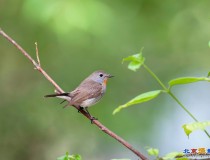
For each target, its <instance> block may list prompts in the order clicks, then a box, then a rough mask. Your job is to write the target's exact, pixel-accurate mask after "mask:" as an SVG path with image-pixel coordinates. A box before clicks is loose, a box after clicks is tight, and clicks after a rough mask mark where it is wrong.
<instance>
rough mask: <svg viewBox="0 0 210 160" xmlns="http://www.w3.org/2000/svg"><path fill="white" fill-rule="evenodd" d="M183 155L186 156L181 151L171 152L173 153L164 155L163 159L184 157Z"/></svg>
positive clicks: (169, 159)
mask: <svg viewBox="0 0 210 160" xmlns="http://www.w3.org/2000/svg"><path fill="white" fill-rule="evenodd" d="M182 156H184V154H183V153H181V152H171V153H168V154H167V155H165V156H164V157H162V159H163V160H171V159H174V158H176V157H182Z"/></svg>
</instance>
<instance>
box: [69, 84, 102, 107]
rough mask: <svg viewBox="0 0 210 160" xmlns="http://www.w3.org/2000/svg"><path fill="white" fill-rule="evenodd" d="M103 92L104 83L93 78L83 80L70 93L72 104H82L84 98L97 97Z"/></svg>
mask: <svg viewBox="0 0 210 160" xmlns="http://www.w3.org/2000/svg"><path fill="white" fill-rule="evenodd" d="M101 94H102V85H101V84H100V83H97V82H95V81H93V80H86V81H83V82H82V83H81V84H80V85H79V87H77V88H76V89H75V90H73V91H72V92H71V93H70V97H71V104H72V105H76V106H80V105H81V103H82V102H83V101H84V100H87V99H91V98H96V97H98V96H100V95H101Z"/></svg>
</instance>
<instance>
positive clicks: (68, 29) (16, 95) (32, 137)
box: [0, 0, 210, 160]
mask: <svg viewBox="0 0 210 160" xmlns="http://www.w3.org/2000/svg"><path fill="white" fill-rule="evenodd" d="M209 6H210V1H207V0H203V1H195V0H194V1H192V0H185V1H175V0H172V1H168V0H163V1H155V0H130V1H127V0H114V1H113V0H106V1H100V0H44V1H43V0H0V27H1V28H2V29H3V30H4V31H5V32H6V33H8V34H9V35H10V36H11V37H13V38H14V39H15V40H16V41H17V42H18V43H19V44H20V45H21V46H22V47H23V48H24V49H25V50H26V51H27V52H28V53H30V55H31V56H32V57H35V45H34V43H35V42H38V47H39V54H40V59H41V65H42V67H43V68H44V69H45V70H46V72H47V73H48V74H49V75H50V76H52V78H53V79H54V80H55V81H56V82H57V83H58V84H59V85H60V86H61V87H62V88H63V89H64V90H65V91H70V90H72V89H74V88H75V87H76V86H77V85H78V84H79V83H80V82H81V81H82V80H83V79H84V78H85V77H86V76H88V75H89V74H90V73H92V72H93V71H95V70H98V69H103V70H105V71H106V72H108V73H110V74H112V75H115V78H113V79H111V80H110V81H109V83H108V89H107V93H106V95H105V96H104V98H103V99H102V100H101V102H100V103H98V104H97V105H95V106H93V107H92V108H90V109H89V111H90V112H91V113H92V115H94V116H95V117H98V118H99V120H100V121H101V122H102V123H103V124H105V125H106V126H107V127H108V128H110V129H111V130H113V131H114V132H116V133H117V134H119V135H120V136H122V137H123V138H124V139H126V140H128V141H129V142H130V143H131V144H133V145H134V146H135V147H136V148H138V149H139V150H140V151H143V152H144V153H146V151H145V148H144V147H146V146H151V147H157V148H159V149H160V150H161V154H162V155H163V154H165V153H168V152H172V151H179V152H182V150H184V149H185V148H198V147H210V146H209V143H208V142H209V139H207V138H206V135H205V134H204V133H203V132H201V131H198V132H196V133H193V134H192V135H191V136H190V138H189V139H188V138H187V137H186V135H185V134H184V132H183V130H182V128H181V126H182V125H183V124H184V123H189V122H193V120H192V119H190V118H189V116H188V115H187V114H186V113H185V112H184V111H183V110H182V109H180V108H179V106H177V104H176V103H175V102H173V101H172V99H171V98H170V97H168V96H165V95H161V96H160V97H158V98H157V99H154V100H152V101H151V102H147V103H145V104H141V105H136V106H134V107H131V108H129V109H126V110H123V111H122V112H120V113H118V114H117V115H115V116H113V115H112V112H113V110H114V109H115V108H116V107H117V106H119V105H121V104H123V103H125V102H127V101H128V100H130V99H131V98H133V97H134V96H136V95H138V94H140V93H143V92H146V91H150V90H155V89H159V88H160V86H159V85H158V84H157V83H156V82H155V81H154V80H153V79H152V78H151V76H150V75H149V74H148V73H147V72H146V71H145V70H143V69H142V70H140V71H138V72H136V73H135V72H132V71H129V70H128V69H127V64H124V65H122V64H121V60H122V58H124V57H127V56H129V55H131V54H134V53H137V52H139V51H140V49H141V48H142V47H144V50H143V53H144V56H145V57H146V64H147V65H148V66H149V67H150V68H152V69H153V71H154V72H155V73H157V75H158V76H159V77H160V78H161V79H162V80H163V82H164V83H167V82H168V81H169V80H170V79H172V78H176V77H179V76H205V75H207V73H208V71H209V53H210V49H209V47H208V41H209V40H210V14H209V13H210V10H209ZM0 57H1V58H0V82H1V83H0V88H1V90H0V97H1V100H0V157H1V158H0V159H7V160H13V159H18V160H19V159H21V160H28V159H30V160H37V159H45V160H51V159H56V158H57V157H59V156H61V155H64V154H65V152H66V151H69V153H70V154H71V153H78V154H81V155H82V157H83V159H88V160H98V159H102V160H103V159H104V160H105V159H111V158H131V159H137V158H136V156H135V155H133V154H132V153H131V152H130V151H128V150H127V149H125V148H124V147H123V146H121V144H119V143H117V142H116V141H115V140H114V139H112V138H110V137H109V136H107V135H105V134H104V133H103V132H101V131H100V130H99V129H98V128H97V127H95V126H94V125H91V124H90V122H89V121H88V120H87V119H86V118H84V116H82V115H80V114H78V113H77V111H76V110H75V109H73V108H71V107H69V108H67V109H63V108H62V106H63V105H60V104H59V103H60V101H61V100H59V99H44V98H43V96H44V95H46V94H49V93H53V92H54V88H53V86H52V85H51V84H50V83H49V82H48V81H47V80H46V79H45V78H44V77H43V76H42V75H41V74H40V73H39V72H37V71H35V70H34V69H33V66H32V64H31V63H30V62H29V61H28V60H27V59H26V58H25V57H24V56H23V55H21V54H20V52H19V51H18V50H17V49H16V48H15V47H14V46H12V45H11V44H10V43H8V42H7V41H6V40H5V39H4V38H3V37H0ZM174 92H175V94H176V95H178V98H180V100H181V101H182V102H183V103H184V104H185V105H186V106H187V108H188V109H189V110H191V111H192V113H193V114H194V115H195V116H196V117H197V118H198V119H199V120H201V121H205V120H208V118H209V112H208V111H209V103H210V100H209V95H210V86H209V84H208V83H206V82H202V83H197V84H192V85H186V86H180V87H176V88H175V89H174Z"/></svg>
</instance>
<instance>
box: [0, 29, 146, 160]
mask: <svg viewBox="0 0 210 160" xmlns="http://www.w3.org/2000/svg"><path fill="white" fill-rule="evenodd" d="M0 35H2V36H3V37H4V38H5V39H7V40H8V41H9V42H10V43H12V44H13V45H14V46H15V47H16V48H17V49H18V50H19V51H20V52H21V53H22V54H23V55H24V56H25V57H26V58H27V59H28V60H29V61H31V63H32V64H33V65H34V66H35V69H36V70H38V71H39V72H40V73H42V74H43V75H44V76H45V78H46V79H47V80H48V81H49V82H50V83H51V84H52V85H53V86H54V87H55V89H56V90H57V92H59V93H64V91H63V90H62V89H61V88H60V87H59V85H57V83H55V81H54V80H53V79H52V78H51V77H50V76H49V75H48V74H47V73H46V72H45V71H44V70H43V69H42V67H41V64H40V60H39V56H38V48H37V44H36V56H37V62H36V61H35V60H34V59H33V58H32V57H31V56H30V55H29V54H28V53H27V52H26V51H25V50H24V49H23V48H22V47H21V46H20V45H19V44H18V43H16V42H15V41H14V40H13V39H12V38H11V37H10V36H8V35H7V34H6V33H5V32H4V31H3V30H2V29H1V28H0ZM73 107H75V108H76V109H79V108H77V107H76V106H73ZM80 113H81V114H83V115H84V116H85V117H87V118H88V119H89V120H91V117H90V116H89V115H88V114H87V113H86V112H85V111H83V110H81V112H80ZM92 122H93V124H95V125H96V126H97V127H98V128H100V129H101V131H103V132H104V133H106V134H107V135H109V136H110V137H112V138H114V139H116V140H117V141H118V142H120V143H121V144H122V145H124V146H125V147H126V148H128V149H129V150H130V151H132V152H133V153H134V154H136V155H137V156H138V157H139V158H140V159H142V160H147V159H148V158H147V157H146V156H144V155H143V154H142V153H141V152H139V151H138V150H136V149H135V148H134V147H132V145H131V144H129V143H128V142H127V141H125V140H124V139H123V138H121V137H120V136H118V135H117V134H115V133H114V132H112V131H111V130H109V129H108V128H107V127H105V126H104V125H103V124H102V123H101V122H99V120H93V121H92Z"/></svg>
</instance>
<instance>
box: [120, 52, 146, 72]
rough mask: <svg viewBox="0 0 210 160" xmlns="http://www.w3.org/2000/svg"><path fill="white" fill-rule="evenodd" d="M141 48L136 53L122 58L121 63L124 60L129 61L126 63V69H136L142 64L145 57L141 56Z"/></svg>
mask: <svg viewBox="0 0 210 160" xmlns="http://www.w3.org/2000/svg"><path fill="white" fill-rule="evenodd" d="M142 50H143V48H142V49H141V51H140V52H139V53H138V54H134V55H132V56H128V57H126V58H123V60H122V63H123V62H125V61H130V63H129V64H128V69H130V70H132V71H136V70H137V69H139V68H140V67H141V66H142V65H143V64H144V61H145V58H144V57H143V56H142Z"/></svg>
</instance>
